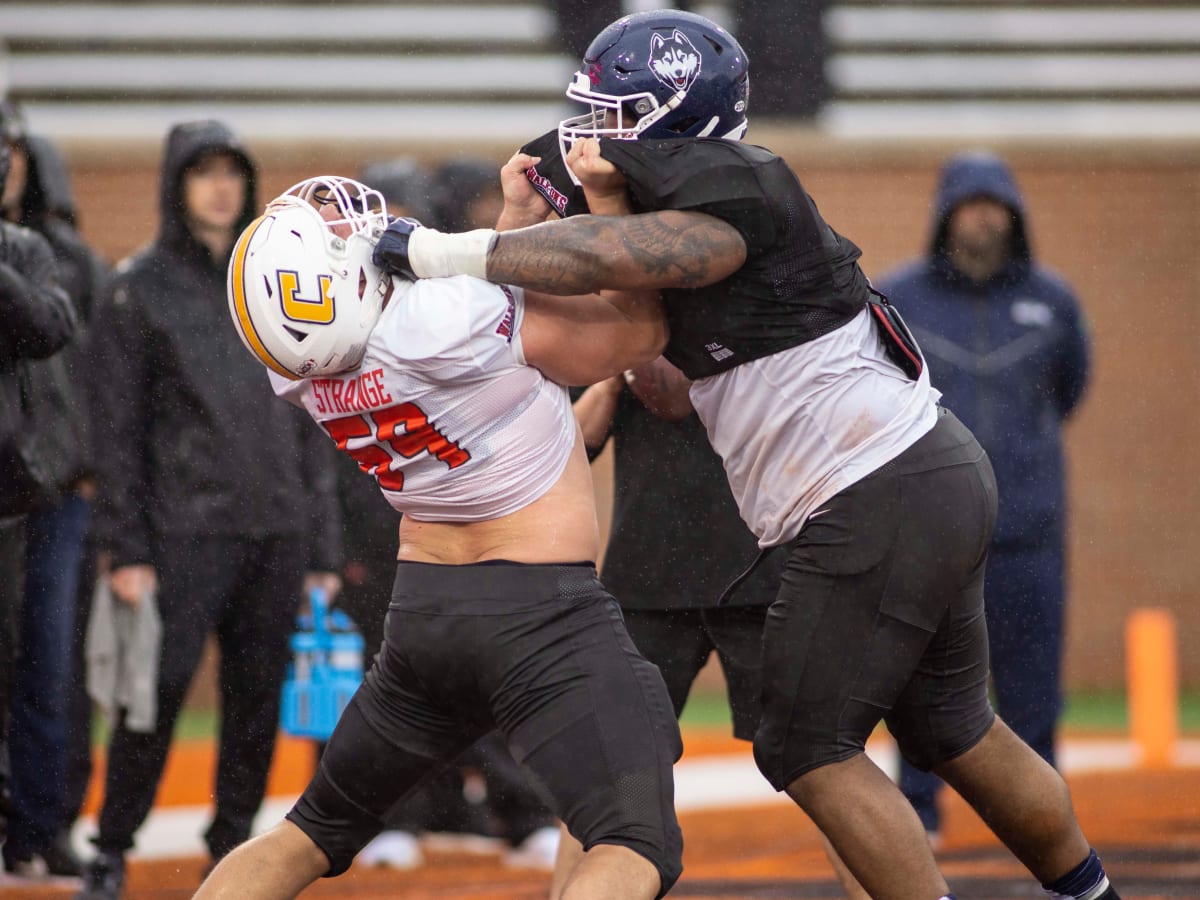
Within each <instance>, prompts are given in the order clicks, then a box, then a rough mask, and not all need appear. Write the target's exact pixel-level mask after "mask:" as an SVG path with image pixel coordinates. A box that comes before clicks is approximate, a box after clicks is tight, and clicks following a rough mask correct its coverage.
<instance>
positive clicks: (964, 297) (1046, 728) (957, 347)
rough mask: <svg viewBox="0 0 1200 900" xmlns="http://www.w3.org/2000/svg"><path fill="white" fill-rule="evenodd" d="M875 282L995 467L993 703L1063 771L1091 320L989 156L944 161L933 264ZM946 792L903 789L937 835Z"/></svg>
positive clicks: (907, 771)
mask: <svg viewBox="0 0 1200 900" xmlns="http://www.w3.org/2000/svg"><path fill="white" fill-rule="evenodd" d="M876 286H877V287H878V288H879V290H880V291H882V292H883V293H884V294H886V295H887V296H888V297H889V298H890V299H891V300H892V302H894V303H895V304H896V305H897V307H898V308H899V309H901V310H902V311H903V313H904V317H905V320H906V321H907V323H908V325H909V327H910V328H911V329H912V331H913V333H914V335H915V336H916V338H917V342H918V343H919V344H920V345H921V348H922V350H923V351H924V353H925V357H926V360H927V361H928V363H929V367H930V372H931V374H932V378H933V384H934V387H936V388H937V389H938V390H940V391H941V392H942V402H943V404H944V405H945V406H946V407H948V408H949V409H952V410H954V412H955V414H956V415H957V416H958V417H959V418H961V419H962V421H963V422H964V423H965V424H966V425H967V427H968V428H970V429H971V431H973V432H974V433H975V435H976V437H977V438H978V439H979V442H980V443H981V444H982V445H983V446H984V448H985V449H986V450H987V452H988V456H989V457H990V458H991V460H992V467H993V469H994V470H995V473H996V483H997V486H998V489H999V512H998V515H997V519H996V530H995V532H994V534H993V538H992V544H991V549H990V551H989V555H988V563H987V574H986V587H985V594H986V615H987V627H988V639H989V640H988V643H989V649H990V651H991V668H992V681H993V685H994V688H995V694H996V705H997V709H998V712H999V713H1000V716H1001V718H1003V719H1004V720H1005V721H1006V722H1007V723H1008V724H1009V725H1010V726H1011V727H1012V729H1013V731H1015V732H1016V733H1017V734H1018V735H1019V736H1020V737H1021V738H1022V739H1023V740H1024V741H1025V742H1026V743H1027V744H1029V745H1030V746H1031V747H1032V748H1033V749H1034V750H1036V751H1037V752H1038V754H1039V755H1041V756H1042V757H1043V758H1044V759H1045V760H1046V761H1047V762H1049V763H1050V764H1051V765H1053V764H1054V762H1055V756H1054V737H1055V728H1056V724H1057V721H1058V716H1059V713H1060V712H1061V710H1062V695H1061V689H1060V683H1059V674H1060V662H1061V659H1062V648H1063V607H1064V601H1065V593H1066V592H1065V585H1064V572H1065V560H1064V533H1065V531H1066V518H1067V502H1066V472H1065V465H1064V459H1063V450H1062V426H1063V424H1064V423H1065V422H1066V421H1067V419H1068V418H1069V417H1070V416H1071V414H1072V413H1073V412H1074V410H1075V408H1076V407H1077V406H1078V404H1079V401H1080V399H1081V398H1082V397H1083V394H1084V390H1085V388H1086V386H1087V380H1088V334H1087V327H1086V323H1085V321H1084V317H1083V313H1082V312H1081V310H1080V308H1079V304H1078V302H1077V301H1076V298H1075V295H1074V293H1073V291H1072V290H1071V287H1070V286H1069V285H1068V284H1067V283H1066V282H1065V281H1064V280H1063V279H1062V278H1061V277H1060V276H1058V275H1056V274H1054V273H1053V272H1051V271H1049V270H1047V269H1045V268H1043V267H1042V266H1040V265H1038V264H1037V263H1036V262H1035V261H1034V258H1033V253H1032V251H1031V249H1030V241H1029V234H1028V227H1027V224H1026V210H1025V203H1024V200H1023V199H1022V196H1021V192H1020V189H1019V188H1018V185H1017V182H1016V179H1015V178H1014V177H1013V174H1012V171H1011V170H1010V169H1009V167H1008V165H1007V164H1006V163H1005V162H1004V161H1003V160H1002V159H1000V158H999V157H998V156H996V155H995V154H993V153H990V152H983V151H974V152H968V153H962V154H959V155H957V156H954V157H952V158H951V159H949V160H948V161H947V162H946V164H945V165H944V167H943V168H942V171H941V179H940V184H939V188H938V193H937V198H936V205H935V210H934V217H933V229H932V240H931V242H930V246H929V253H928V255H927V256H925V257H923V258H921V259H918V260H916V261H913V262H911V263H908V264H906V265H903V266H901V267H900V268H899V269H898V270H896V271H894V272H891V273H889V274H887V275H885V276H884V277H882V278H880V279H879V281H878V284H877V285H876ZM941 784H942V782H941V779H939V778H938V777H937V776H936V775H933V774H932V773H925V772H921V771H919V770H917V769H915V768H913V767H912V766H910V765H908V764H907V763H905V764H903V766H902V769H901V777H900V786H901V789H902V790H903V791H904V793H905V795H906V796H907V797H908V798H909V800H911V801H912V803H913V806H915V807H916V810H917V814H918V815H919V816H920V817H921V821H922V823H923V824H924V825H925V827H926V830H927V831H928V832H929V833H930V835H931V837H933V838H934V840H936V836H937V835H938V833H939V827H940V824H941V823H940V819H939V814H938V807H937V793H938V790H939V789H940V787H941Z"/></svg>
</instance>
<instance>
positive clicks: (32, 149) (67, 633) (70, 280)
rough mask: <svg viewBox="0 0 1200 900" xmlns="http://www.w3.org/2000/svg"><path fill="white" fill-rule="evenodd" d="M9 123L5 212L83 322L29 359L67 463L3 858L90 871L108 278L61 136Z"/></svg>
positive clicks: (56, 457)
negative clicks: (78, 766)
mask: <svg viewBox="0 0 1200 900" xmlns="http://www.w3.org/2000/svg"><path fill="white" fill-rule="evenodd" d="M0 132H3V134H4V136H5V138H6V140H7V142H8V144H9V149H10V151H11V152H12V154H13V158H14V160H16V161H17V163H18V165H16V166H15V167H14V171H13V172H12V173H11V175H10V177H9V178H8V180H7V182H6V183H5V189H4V193H3V195H2V198H0V213H2V214H3V215H4V217H5V218H6V219H8V220H9V221H12V222H16V223H17V224H19V225H24V226H25V227H27V228H30V229H32V230H34V231H37V232H38V233H40V234H41V235H42V236H43V237H45V238H46V240H47V242H48V243H49V244H50V247H51V249H52V250H53V251H54V257H55V260H56V262H57V264H58V275H59V280H60V281H61V283H62V285H63V287H64V288H65V289H66V291H67V293H68V295H69V296H70V298H71V300H72V302H73V303H74V304H75V309H76V311H77V312H78V314H79V319H80V326H81V327H80V329H79V331H78V332H77V334H76V336H75V338H74V339H73V340H72V341H71V343H70V344H69V345H68V346H67V347H65V348H64V349H63V350H62V351H60V352H59V353H56V354H55V355H54V356H52V357H50V358H48V359H45V360H38V361H36V362H31V363H30V364H29V376H30V388H31V392H32V396H33V398H34V402H35V403H37V405H38V406H39V409H40V410H41V412H42V413H43V414H44V421H47V422H51V421H52V423H53V424H52V426H51V427H50V428H49V429H48V433H49V434H52V435H53V436H54V437H55V440H54V441H53V442H47V444H46V445H45V446H44V448H43V450H42V452H43V454H44V455H45V457H46V458H47V460H48V461H50V462H52V463H53V468H54V471H55V473H56V474H55V478H54V483H53V484H52V485H51V486H50V490H49V491H48V492H47V495H46V496H45V497H44V498H42V499H41V501H40V502H39V503H38V504H37V505H36V506H35V507H34V508H33V509H32V510H31V511H30V513H29V516H28V518H27V519H26V522H25V528H26V551H25V597H24V605H23V607H22V612H21V624H20V647H21V655H20V657H19V659H18V660H17V667H16V675H15V681H14V696H13V711H12V724H11V734H10V743H9V749H10V753H11V757H12V759H11V762H12V778H13V814H12V817H11V820H10V828H9V831H10V834H9V841H8V843H7V845H6V846H5V848H4V865H5V869H6V870H7V871H9V872H12V873H15V874H16V875H17V876H19V877H24V878H32V879H38V878H41V877H44V876H45V875H47V874H49V875H78V874H79V861H78V859H77V858H76V857H75V855H74V853H73V852H72V850H71V848H70V840H69V838H70V835H69V833H68V832H67V831H66V830H65V829H64V827H63V818H64V813H63V785H64V780H65V771H64V770H65V766H66V752H67V730H68V729H67V697H68V696H69V693H70V691H69V689H68V686H69V685H70V684H71V682H72V679H73V676H74V673H73V669H74V667H73V664H72V661H71V647H72V633H73V630H74V629H73V626H74V624H75V609H76V593H77V590H78V585H79V580H80V573H81V562H82V558H83V554H84V536H85V533H86V530H87V522H88V516H89V512H90V496H91V495H92V494H93V493H94V491H95V486H94V480H93V479H92V478H91V475H90V462H89V456H90V447H89V442H88V433H89V428H88V411H87V409H86V406H85V404H84V402H83V400H84V397H83V394H84V385H85V384H86V373H87V371H88V369H87V360H86V353H87V342H86V338H87V333H86V332H87V329H86V325H87V322H88V320H89V317H90V315H91V311H92V309H93V307H94V305H95V298H96V295H97V294H98V292H99V291H100V290H101V287H102V284H103V278H104V265H103V263H102V262H101V260H100V258H99V257H98V256H97V255H96V254H94V253H93V252H92V251H91V250H89V249H88V247H87V246H86V245H85V244H84V243H83V239H82V238H81V237H80V236H79V233H78V232H77V231H76V230H75V228H74V225H73V224H72V222H71V218H72V214H73V203H72V201H71V198H70V185H69V182H68V177H67V172H66V167H65V163H64V162H63V160H62V158H61V157H60V156H59V155H58V154H57V152H56V151H55V149H54V147H53V146H52V145H51V144H50V143H49V142H48V141H46V140H45V139H41V138H38V137H35V136H33V135H30V134H27V133H26V132H25V131H24V127H23V122H22V120H21V117H20V114H19V111H18V110H17V109H16V108H15V107H14V106H13V105H12V104H11V103H4V104H0Z"/></svg>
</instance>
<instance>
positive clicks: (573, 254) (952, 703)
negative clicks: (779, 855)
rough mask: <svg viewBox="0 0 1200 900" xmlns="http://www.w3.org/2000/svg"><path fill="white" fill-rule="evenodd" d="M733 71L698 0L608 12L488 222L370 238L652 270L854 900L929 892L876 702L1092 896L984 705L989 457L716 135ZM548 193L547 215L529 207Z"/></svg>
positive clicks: (811, 794) (905, 740)
mask: <svg viewBox="0 0 1200 900" xmlns="http://www.w3.org/2000/svg"><path fill="white" fill-rule="evenodd" d="M748 70H749V66H748V62H747V60H746V56H745V53H744V51H743V50H742V48H741V47H740V46H739V45H738V43H737V41H736V40H734V39H733V37H732V36H730V35H729V34H728V33H727V32H726V31H724V30H723V29H721V28H720V27H718V26H717V25H715V24H714V23H712V22H710V21H708V20H707V19H704V18H702V17H700V16H695V15H692V14H690V13H683V12H678V11H673V10H666V11H659V12H651V13H642V14H636V15H632V16H626V17H625V18H622V19H619V20H618V21H617V22H615V23H613V24H612V25H611V26H609V27H608V28H607V29H605V30H604V31H603V32H601V33H600V34H599V35H598V36H597V38H596V39H595V40H594V41H593V42H592V44H591V46H590V47H589V48H588V51H587V53H586V54H585V58H584V61H583V65H582V67H581V69H580V71H579V72H577V73H576V75H575V78H574V80H573V81H572V83H571V85H570V87H569V88H568V90H567V95H568V96H569V97H571V98H572V99H576V100H579V101H582V102H584V103H587V104H588V105H589V109H590V111H589V112H588V113H586V114H584V115H582V116H579V117H577V118H574V119H569V120H567V121H564V122H563V123H562V124H561V125H560V126H559V128H558V130H557V132H556V133H555V134H552V135H547V136H545V137H543V138H541V139H539V140H538V141H535V142H533V143H532V144H531V145H528V146H527V147H525V148H523V151H524V152H523V153H518V154H517V155H516V156H514V157H513V159H512V160H511V161H510V162H509V164H508V165H507V166H506V167H505V169H504V171H503V172H502V180H503V182H504V183H505V188H506V196H507V199H508V205H507V206H506V210H505V213H504V214H503V215H502V216H501V220H500V223H499V224H498V226H497V227H498V233H497V232H490V231H476V232H470V233H467V234H462V235H444V234H441V233H438V232H435V231H432V230H429V229H421V228H417V227H415V226H414V224H413V223H405V222H397V223H393V225H392V226H391V227H390V228H389V230H388V232H387V233H385V235H384V237H383V238H382V239H381V241H380V242H379V244H378V245H377V248H376V260H377V261H378V262H379V263H380V264H382V265H384V266H385V267H389V268H392V269H394V270H396V271H405V272H412V273H414V274H416V275H417V276H419V277H430V276H444V275H451V274H458V273H467V274H476V275H481V276H484V277H487V278H488V279H489V280H492V281H498V282H507V283H513V284H519V285H523V286H526V287H529V288H533V289H537V290H542V291H549V292H554V293H559V294H577V293H586V292H589V291H593V290H600V289H616V288H657V289H659V290H661V292H662V296H663V299H664V301H665V305H666V315H667V319H668V322H669V324H670V328H671V337H670V341H669V343H668V345H667V348H666V350H665V351H664V356H665V357H666V358H667V359H668V360H669V361H670V362H671V363H673V364H674V365H675V366H677V367H678V368H679V369H681V370H682V371H683V373H684V374H685V375H687V376H688V378H689V379H691V380H692V385H691V388H690V399H691V401H692V404H693V406H694V407H695V409H696V411H697V412H698V414H699V416H700V418H701V420H702V421H703V422H704V424H705V427H706V429H707V431H708V435H709V439H710V441H711V442H712V444H713V446H714V448H715V449H716V450H717V451H718V452H719V453H720V454H721V456H722V459H723V462H724V465H725V470H726V473H727V475H728V477H729V481H730V486H731V488H732V489H733V492H734V495H735V497H736V498H737V500H738V504H739V508H740V511H741V514H742V517H743V518H744V519H745V520H746V522H747V524H748V525H749V526H750V527H751V529H752V530H753V531H754V533H755V534H756V536H757V537H758V542H759V545H760V547H762V548H764V552H765V551H766V550H768V549H769V548H772V547H784V548H785V551H784V552H786V562H785V564H784V572H783V576H782V579H781V585H780V590H779V594H778V597H777V599H776V601H775V602H774V604H773V605H772V607H771V609H770V612H769V614H768V617H767V623H766V627H765V630H764V634H763V663H764V712H763V718H762V722H761V724H760V726H759V729H758V732H757V734H756V736H755V740H754V752H755V759H756V761H757V763H758V766H759V768H760V770H761V771H762V772H763V774H764V776H765V777H766V778H767V780H768V781H769V782H770V783H771V784H772V785H773V786H774V787H775V788H776V789H778V790H786V791H787V793H788V795H789V796H790V797H791V798H792V799H793V800H794V801H795V802H796V803H797V804H798V805H799V806H801V807H802V808H803V809H804V810H805V811H806V812H807V813H808V814H809V816H810V817H811V818H812V819H813V820H814V821H815V822H816V823H817V825H818V826H820V828H821V830H822V832H823V833H824V834H825V835H826V836H827V837H828V839H829V840H830V841H831V843H832V844H833V846H834V847H835V848H836V850H837V852H838V853H839V854H840V855H841V857H842V859H843V860H844V861H845V863H846V865H847V866H848V867H849V869H850V870H851V871H852V872H853V874H854V875H855V876H856V878H857V879H858V881H859V882H861V884H862V887H863V888H865V889H866V891H867V892H868V893H869V894H870V895H871V896H872V897H876V898H897V900H935V898H946V897H952V896H953V895H952V894H951V893H950V889H949V886H948V885H947V883H946V881H945V879H944V878H943V877H942V875H941V873H940V872H939V871H938V868H937V865H936V862H935V861H934V858H933V854H932V851H931V850H930V848H929V845H928V843H927V841H926V838H925V833H924V829H923V828H922V827H921V823H920V821H919V819H918V818H917V816H916V814H915V812H914V811H913V809H912V807H911V806H910V805H909V803H908V802H907V801H906V800H905V798H904V796H903V795H902V794H901V793H900V791H899V790H898V789H897V788H896V786H895V785H894V784H893V783H892V781H891V780H890V779H889V778H888V777H887V776H886V775H885V774H884V773H883V772H882V771H881V770H880V769H879V768H878V767H877V766H876V765H875V764H874V763H873V762H872V761H871V760H870V759H869V758H868V757H867V755H866V753H865V752H864V747H865V743H866V740H867V737H868V736H869V735H870V734H871V732H872V730H873V729H874V728H875V726H876V725H877V724H878V723H879V721H881V720H882V721H884V722H885V723H886V724H887V726H888V728H889V729H890V731H891V732H892V735H893V736H894V737H895V739H896V742H897V744H898V746H899V748H900V752H901V753H902V754H903V755H904V757H905V758H906V759H907V760H908V761H909V762H911V763H912V764H914V765H915V766H917V767H918V768H921V769H925V770H933V771H936V772H937V774H939V775H940V776H941V777H942V778H943V779H944V780H946V781H947V782H948V783H949V784H951V785H952V786H953V787H954V788H955V789H957V790H958V792H959V793H960V794H962V796H963V797H964V798H965V799H966V800H967V801H968V803H970V804H971V805H972V806H973V807H974V808H975V809H976V811H977V812H978V813H979V814H980V815H981V817H982V818H983V819H984V821H985V822H986V823H987V824H988V825H989V827H990V828H991V829H992V830H993V831H994V832H995V833H996V835H997V836H998V837H999V838H1000V839H1001V840H1002V841H1003V842H1004V843H1005V844H1006V845H1007V846H1008V847H1009V849H1010V850H1011V851H1012V852H1013V853H1014V854H1015V855H1016V856H1017V858H1018V859H1020V860H1021V862H1022V863H1023V864H1024V865H1025V866H1026V867H1027V868H1028V869H1029V870H1030V871H1031V872H1032V873H1033V874H1034V875H1035V876H1036V877H1037V879H1038V881H1040V882H1041V883H1042V885H1043V887H1044V888H1045V889H1046V890H1047V891H1048V892H1049V893H1050V894H1051V896H1058V897H1069V898H1081V900H1098V898H1103V900H1114V898H1117V896H1118V895H1117V893H1116V891H1115V890H1114V889H1113V888H1112V887H1111V886H1110V885H1109V883H1108V879H1107V876H1106V875H1105V872H1104V868H1103V866H1102V865H1101V863H1100V860H1099V858H1098V857H1097V856H1096V854H1095V852H1094V851H1093V850H1091V848H1090V847H1089V844H1088V841H1087V839H1086V838H1085V837H1084V835H1083V833H1082V831H1081V830H1080V828H1079V825H1078V822H1077V821H1076V819H1075V815H1074V811H1073V808H1072V804H1071V799H1070V794H1069V791H1068V789H1067V786H1066V784H1065V783H1064V782H1063V780H1062V778H1061V777H1060V776H1059V775H1058V773H1057V772H1055V771H1054V769H1053V768H1052V767H1050V766H1049V765H1047V764H1046V763H1045V762H1044V761H1043V760H1042V759H1041V758H1040V757H1039V756H1038V755H1037V754H1036V753H1034V752H1033V751H1032V750H1031V749H1030V748H1029V747H1028V746H1027V745H1025V744H1024V743H1023V742H1022V741H1021V740H1020V739H1019V738H1017V737H1016V736H1015V735H1014V734H1013V733H1012V731H1011V730H1010V729H1009V728H1008V727H1007V726H1006V725H1005V724H1004V723H1003V722H1002V721H1001V720H999V719H998V718H997V717H996V716H995V713H994V712H993V710H992V708H991V706H990V704H989V700H988V694H987V688H988V656H987V630H986V624H985V622H984V614H983V571H984V563H985V561H986V556H987V545H988V542H989V539H990V537H991V532H992V528H993V525H994V521H995V514H996V484H995V480H994V477H993V475H992V471H991V465H990V463H989V462H988V459H987V456H986V454H985V453H984V451H983V450H982V448H981V447H980V446H979V444H978V443H977V442H976V441H975V439H974V436H973V435H971V433H970V432H969V431H968V430H967V429H966V428H965V427H964V426H963V425H962V424H961V423H960V422H959V421H958V420H957V419H956V418H955V417H954V415H953V414H952V413H951V412H950V411H949V410H946V409H944V408H942V407H941V406H940V405H939V404H938V399H939V397H940V395H939V393H938V392H937V390H936V389H934V387H933V386H932V385H931V384H930V381H929V373H928V371H927V370H926V368H925V366H924V361H923V359H922V357H921V355H920V351H919V349H918V348H917V347H916V345H915V344H914V342H913V341H912V339H911V337H910V336H909V335H908V333H907V331H906V329H905V328H904V326H903V322H902V321H901V320H900V318H899V315H898V314H897V313H896V311H895V310H894V309H893V308H892V307H891V306H890V305H889V304H888V303H887V301H886V300H885V299H884V298H882V297H881V296H880V295H878V294H877V293H875V292H874V291H873V290H872V289H871V286H870V283H869V282H868V280H867V278H866V276H865V275H864V273H863V272H862V270H861V268H860V267H859V266H858V257H859V256H860V251H859V249H858V248H857V247H856V246H855V245H854V244H853V243H852V242H851V241H849V240H847V239H846V238H845V237H843V236H841V235H839V234H838V233H837V232H835V231H834V230H833V229H832V228H830V227H829V225H828V224H827V223H826V222H825V221H824V219H823V218H822V217H821V215H820V213H819V211H818V210H817V207H816V204H815V203H814V202H813V200H812V198H811V197H810V196H809V195H808V193H807V192H806V191H805V190H804V188H803V187H802V185H801V184H800V181H799V179H798V178H797V177H796V174H795V173H794V172H793V171H792V170H791V169H790V168H789V166H788V165H787V163H785V162H784V161H783V160H782V159H781V158H779V157H778V156H776V155H774V154H773V153H771V152H770V151H768V150H765V149H763V148H761V147H755V146H752V145H749V144H744V143H741V142H740V139H741V137H742V136H743V134H744V132H745V129H746V104H747V100H748V96H749V81H748ZM549 213H554V214H557V215H558V216H565V217H566V218H565V219H564V220H563V221H561V222H558V221H556V222H548V223H543V224H534V223H538V222H542V221H543V219H545V218H546V217H547V215H548V214H549ZM577 213H588V214H579V215H577Z"/></svg>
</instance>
